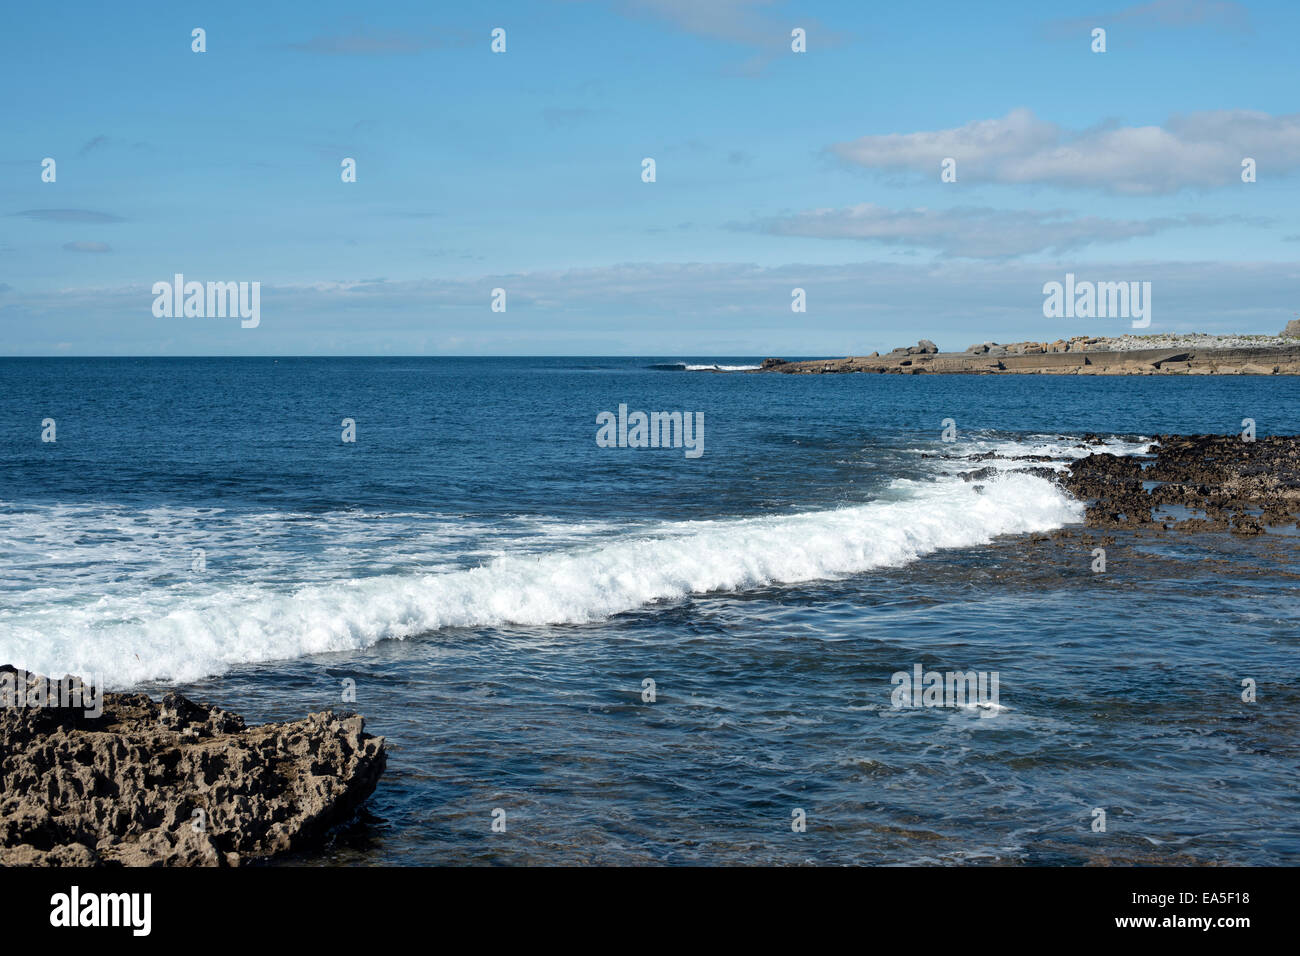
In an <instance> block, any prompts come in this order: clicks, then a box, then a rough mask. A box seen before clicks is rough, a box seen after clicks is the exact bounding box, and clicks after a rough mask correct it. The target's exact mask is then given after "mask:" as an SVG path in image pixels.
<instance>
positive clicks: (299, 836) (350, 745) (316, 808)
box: [0, 667, 386, 866]
mask: <svg viewBox="0 0 1300 956" xmlns="http://www.w3.org/2000/svg"><path fill="white" fill-rule="evenodd" d="M61 685H62V686H64V689H65V693H64V694H63V696H62V698H60V696H59V689H60V687H61ZM68 686H71V687H73V688H76V689H77V690H78V692H79V691H80V681H79V680H78V679H77V678H65V679H64V680H63V681H50V680H48V679H47V678H44V677H41V676H40V675H37V674H30V673H28V672H26V671H22V670H17V669H15V668H13V667H0V865H4V866H14V865H19V866H21V865H45V866H95V865H115V866H160V865H161V866H237V865H239V864H240V863H241V862H243V861H246V860H248V859H256V858H260V857H269V856H272V855H275V854H279V853H284V852H287V851H290V850H296V849H300V848H303V847H306V846H308V845H310V844H311V843H312V842H313V841H316V840H318V839H319V838H320V837H322V836H323V835H324V834H325V833H326V832H327V831H328V830H329V828H330V827H332V826H334V825H335V824H337V823H341V822H343V821H345V820H346V819H347V818H348V817H349V816H351V814H352V813H353V812H354V811H355V810H356V809H357V807H359V806H360V805H361V803H362V802H363V801H364V800H365V799H366V798H367V797H368V796H369V795H370V794H371V792H373V790H374V789H375V785H376V783H378V781H379V776H380V774H382V773H383V770H384V765H385V761H386V755H385V752H384V739H383V738H382V737H374V736H372V735H370V734H367V733H365V732H364V730H363V728H364V722H363V720H362V718H361V717H359V716H339V715H336V714H334V713H332V712H329V711H323V712H321V713H317V714H312V715H310V716H308V717H305V718H303V719H301V720H296V721H291V722H289V723H283V724H266V725H264V726H261V727H246V726H245V725H244V721H243V718H241V717H239V716H237V715H235V714H231V713H228V712H227V711H224V710H221V709H219V708H217V707H211V706H208V705H206V704H197V703H194V702H193V701H190V700H188V699H187V698H185V697H182V696H181V695H180V694H175V693H172V694H168V695H166V696H165V697H164V698H163V699H162V701H161V702H160V703H155V702H154V701H153V700H151V699H150V698H149V697H148V696H147V695H144V694H103V695H102V698H99V699H100V700H101V702H102V713H100V714H99V715H98V716H92V715H91V711H88V710H87V709H86V708H85V707H83V706H82V704H81V701H82V700H83V698H82V697H81V696H80V694H79V693H78V695H77V696H74V697H73V698H72V699H73V700H76V701H78V703H77V706H58V705H57V704H58V703H59V702H60V701H66V700H67V699H68V695H67V693H66V688H67V687H68ZM15 687H18V688H22V690H21V691H20V693H19V694H17V695H15V693H14V689H15ZM33 701H36V702H38V703H35V704H34V703H33ZM51 702H54V703H53V704H51Z"/></svg>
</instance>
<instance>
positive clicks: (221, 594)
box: [0, 473, 1083, 687]
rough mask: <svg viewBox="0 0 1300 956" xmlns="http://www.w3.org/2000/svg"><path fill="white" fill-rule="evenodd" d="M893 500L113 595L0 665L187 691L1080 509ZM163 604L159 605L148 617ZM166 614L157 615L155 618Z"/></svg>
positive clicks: (1018, 488)
mask: <svg viewBox="0 0 1300 956" xmlns="http://www.w3.org/2000/svg"><path fill="white" fill-rule="evenodd" d="M891 491H893V492H896V493H897V494H899V495H901V497H899V498H898V499H896V500H878V501H872V502H868V503H865V504H861V505H855V506H851V507H845V508H839V509H834V510H829V511H816V512H808V513H804V514H796V515H784V516H773V517H756V518H732V519H723V520H712V521H693V522H675V523H670V524H665V525H661V526H658V527H655V528H653V529H650V530H644V529H643V530H639V531H633V532H627V533H620V534H618V535H615V536H613V537H612V538H607V539H605V540H603V541H602V542H601V543H599V544H594V545H584V546H578V547H574V548H568V549H564V550H559V551H551V552H546V553H542V554H528V555H523V556H503V557H499V558H496V559H494V560H492V561H490V562H489V563H487V564H485V565H483V566H481V567H478V568H470V569H465V568H458V569H447V568H444V569H441V570H438V571H435V572H432V573H405V574H388V575H381V576H377V577H371V578H364V579H360V580H350V581H333V582H324V583H316V584H310V585H306V586H301V587H298V588H297V589H296V590H292V589H284V588H272V587H266V586H259V585H255V584H249V583H242V584H230V585H228V586H226V587H224V588H222V589H221V590H219V591H217V592H216V593H206V594H201V595H188V596H186V595H181V596H178V597H177V604H176V606H174V607H172V608H171V609H170V610H168V611H167V612H166V613H163V614H162V615H161V616H159V615H158V614H157V613H154V614H152V615H141V614H139V611H140V610H141V606H140V604H139V603H133V602H132V599H131V598H130V597H129V596H125V597H120V598H115V597H107V596H106V597H102V598H100V599H99V600H98V601H95V602H93V603H91V604H84V605H82V606H79V607H76V608H70V607H67V606H64V607H61V608H59V609H58V613H53V612H50V613H43V614H41V615H40V616H39V619H37V620H32V619H30V618H27V619H19V620H12V621H11V622H9V623H8V624H6V625H5V627H4V628H3V629H0V661H5V662H12V663H14V664H17V665H19V666H23V667H27V668H28V669H31V670H36V671H40V672H43V673H49V674H55V675H61V674H63V673H83V674H97V675H102V676H103V677H104V678H105V679H106V680H107V681H108V683H109V684H110V685H111V686H118V687H120V686H126V685H131V684H135V683H138V682H140V681H144V680H152V679H157V680H166V681H189V680H195V679H198V678H200V677H203V676H206V675H210V674H219V673H222V672H224V671H226V670H228V669H229V668H230V667H232V666H234V665H237V664H243V663H251V662H257V661H266V660H274V659H282V658H291V657H298V656H302V655H305V654H313V653H321V652H329V651H346V650H356V649H360V648H364V647H367V646H369V645H371V644H374V643H375V642H377V641H381V640H385V639H402V638H409V637H413V636H416V635H421V634H428V633H431V632H434V631H437V630H438V629H440V628H453V627H493V626H499V625H507V624H524V625H545V624H584V623H589V622H593V621H599V620H603V619H605V618H608V617H610V616H612V615H616V614H619V613H622V612H625V611H631V610H634V609H636V608H640V607H644V606H647V605H650V604H654V603H656V602H661V601H674V600H680V599H683V598H685V597H687V596H689V595H692V594H703V593H707V592H714V591H736V590H742V589H747V588H755V587H762V586H767V585H774V584H791V583H796V582H802V581H810V580H816V579H827V578H835V577H841V576H845V575H850V574H855V573H861V572H865V571H871V570H873V569H877V568H886V567H899V566H902V565H904V564H907V563H909V562H911V561H914V560H915V559H917V558H918V557H921V556H923V555H926V554H930V553H933V552H935V551H937V550H940V549H944V548H962V547H971V546H974V545H979V544H984V543H987V542H989V541H990V540H992V539H993V538H994V537H996V536H998V535H1003V534H1019V533H1028V532H1041V531H1046V530H1051V529H1053V528H1057V527H1060V526H1062V525H1064V524H1066V523H1069V522H1072V521H1077V520H1079V518H1080V517H1081V515H1082V510H1083V509H1082V505H1080V504H1079V503H1078V502H1076V501H1074V500H1073V499H1071V498H1069V497H1068V496H1067V495H1065V494H1064V493H1063V492H1062V491H1060V490H1059V489H1058V488H1057V487H1056V486H1055V485H1053V484H1052V483H1050V482H1048V481H1046V480H1044V479H1042V478H1039V477H1037V476H1033V475H1027V474H1014V473H1013V474H1007V475H1003V476H1002V477H1000V478H997V479H994V480H992V481H989V482H988V483H987V484H985V485H983V486H982V487H977V486H975V485H972V484H970V483H967V482H964V481H961V480H960V479H956V478H951V477H945V478H941V479H939V480H937V481H916V482H914V481H906V480H902V479H900V480H898V481H896V482H894V487H893V488H892V489H891ZM151 609H152V608H151ZM154 610H155V611H156V609H154Z"/></svg>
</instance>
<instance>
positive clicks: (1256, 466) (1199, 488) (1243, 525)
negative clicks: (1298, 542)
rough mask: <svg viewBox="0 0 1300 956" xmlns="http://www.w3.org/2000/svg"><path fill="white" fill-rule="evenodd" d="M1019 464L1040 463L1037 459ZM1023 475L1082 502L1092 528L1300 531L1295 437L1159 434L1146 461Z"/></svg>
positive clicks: (1098, 456) (1090, 462)
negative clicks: (1048, 480)
mask: <svg viewBox="0 0 1300 956" xmlns="http://www.w3.org/2000/svg"><path fill="white" fill-rule="evenodd" d="M1088 438H1089V439H1095V438H1096V436H1088ZM988 457H989V456H988V455H987V454H981V455H969V456H965V458H964V460H967V461H970V462H972V463H978V462H981V461H984V460H987V458H988ZM1022 460H1025V461H1039V460H1041V456H1026V457H1025V458H1023V459H1022ZM993 470H994V469H993V468H991V467H990V466H984V467H981V468H973V469H972V470H971V471H969V472H965V473H964V474H963V477H965V478H966V479H967V480H968V481H976V480H986V479H988V478H990V477H992V473H993ZM1020 470H1022V471H1024V470H1028V471H1029V472H1030V473H1033V474H1040V475H1042V476H1043V477H1046V478H1051V479H1053V480H1055V481H1058V482H1060V484H1061V485H1062V486H1063V487H1064V488H1065V489H1066V490H1067V491H1069V492H1070V493H1071V494H1072V495H1074V496H1075V497H1076V498H1079V499H1080V500H1082V501H1085V502H1087V505H1088V507H1087V513H1086V518H1085V520H1086V523H1087V524H1088V526H1089V527H1092V528H1109V529H1130V530H1131V529H1152V530H1165V531H1188V532H1207V531H1230V532H1232V533H1233V534H1238V535H1257V534H1264V533H1267V530H1268V529H1269V528H1280V527H1295V528H1300V436H1296V435H1277V436H1270V437H1260V438H1257V439H1256V440H1254V441H1246V440H1245V439H1243V438H1242V437H1241V436H1240V435H1161V436H1158V437H1157V438H1156V439H1155V440H1154V442H1153V443H1152V446H1151V450H1150V454H1148V455H1146V456H1131V455H1130V456H1121V455H1112V454H1109V453H1106V452H1101V453H1094V454H1090V455H1087V456H1085V457H1083V458H1079V459H1076V460H1075V461H1074V462H1072V463H1071V464H1070V465H1069V467H1068V470H1067V471H1066V472H1065V473H1063V474H1062V473H1059V472H1055V471H1052V470H1051V469H1046V468H1030V469H1023V468H1022V469H1020ZM1175 514H1178V515H1179V516H1175Z"/></svg>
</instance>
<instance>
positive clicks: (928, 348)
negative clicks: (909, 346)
mask: <svg viewBox="0 0 1300 956" xmlns="http://www.w3.org/2000/svg"><path fill="white" fill-rule="evenodd" d="M916 346H917V349H918V350H919V352H920V354H922V355H935V354H937V353H938V351H939V346H937V345H935V344H934V343H933V342H931V341H930V340H929V339H921V341H919V342H917V343H916ZM909 351H910V350H909Z"/></svg>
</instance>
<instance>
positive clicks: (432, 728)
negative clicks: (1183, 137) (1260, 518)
mask: <svg viewBox="0 0 1300 956" xmlns="http://www.w3.org/2000/svg"><path fill="white" fill-rule="evenodd" d="M758 361H760V359H756V358H753V357H717V356H702V357H685V358H683V357H680V356H663V357H650V358H636V359H632V358H590V357H584V358H491V359H487V358H485V359H441V358H357V359H339V358H279V359H272V358H263V359H244V358H204V359H81V358H68V359H0V448H3V452H4V455H3V464H2V465H0V569H3V574H2V575H0V663H12V664H15V665H19V666H23V667H27V668H29V669H32V670H36V671H41V672H44V673H52V674H56V675H58V674H62V673H66V672H73V673H80V674H83V675H86V676H90V677H95V678H100V679H102V680H103V681H105V682H107V684H108V685H109V686H110V687H111V688H114V689H125V688H130V689H135V690H144V691H147V692H149V693H151V694H155V695H157V694H161V693H165V692H166V691H167V690H171V689H179V690H181V691H182V692H183V693H185V694H187V695H190V696H192V697H195V698H197V699H200V700H204V701H208V702H211V703H215V704H217V705H219V706H221V707H224V708H226V709H229V710H232V711H235V712H237V713H240V714H242V715H244V716H245V717H246V718H247V719H248V720H249V721H250V722H263V721H267V720H288V719H296V718H298V717H301V716H302V715H303V714H304V713H306V712H309V711H316V710H322V709H325V708H329V707H338V708H340V709H347V710H356V711H358V712H360V713H362V714H364V715H365V718H366V723H367V730H368V731H370V732H372V733H375V734H380V735H382V736H384V737H385V738H386V739H387V742H388V748H389V763H388V770H387V772H386V773H385V775H384V777H383V778H382V779H381V781H380V784H379V787H378V789H377V790H376V792H375V794H374V795H373V797H372V798H371V799H370V801H369V803H368V805H367V809H366V811H365V812H364V813H363V814H362V816H361V817H360V818H359V819H358V820H357V821H356V822H355V823H353V824H352V825H350V826H348V827H347V828H345V829H344V830H343V831H341V832H340V833H338V834H337V835H336V837H335V839H334V840H333V842H332V843H331V845H330V846H329V847H328V848H327V850H326V851H325V852H323V853H317V854H312V855H310V856H307V857H304V858H302V859H299V860H296V861H295V862H304V863H348V864H379V863H393V864H467V863H475V864H487V863H497V864H575V863H600V864H643V863H665V864H745V863H748V864H801V863H818V864H931V863H945V864H947V863H1024V864H1078V863H1106V862H1120V863H1175V862H1198V863H1242V864H1269V863H1271V864H1293V865H1294V864H1296V863H1298V862H1300V832H1298V829H1300V797H1298V796H1297V793H1298V789H1297V786H1296V780H1297V771H1298V770H1300V718H1298V716H1297V715H1298V714H1300V683H1298V682H1297V676H1298V675H1300V636H1298V635H1297V627H1296V624H1297V617H1298V614H1297V612H1298V611H1300V549H1298V548H1297V543H1298V542H1300V538H1298V537H1297V536H1296V533H1295V530H1294V529H1290V530H1289V531H1288V529H1279V530H1274V531H1273V532H1271V533H1270V534H1269V535H1267V536H1265V537H1264V538H1254V539H1242V538H1235V537H1232V536H1230V535H1185V534H1177V535H1166V536H1163V537H1161V536H1153V535H1145V536H1137V535H1133V534H1129V533H1124V532H1111V533H1109V535H1110V539H1111V540H1109V541H1108V542H1107V544H1106V551H1107V564H1106V570H1105V571H1104V572H1100V573H1099V572H1096V571H1094V570H1093V565H1094V554H1093V548H1094V547H1095V542H1093V541H1090V540H1087V539H1085V538H1084V534H1083V532H1084V529H1082V527H1081V522H1082V515H1083V506H1082V504H1081V503H1080V502H1077V501H1074V500H1072V499H1071V498H1069V497H1068V496H1067V495H1066V494H1065V493H1064V492H1062V491H1061V490H1060V489H1059V488H1058V487H1057V486H1056V485H1054V484H1053V483H1052V482H1050V481H1048V480H1047V479H1046V478H1044V477H1042V476H1040V475H1037V474H1030V473H1027V472H1026V471H1025V469H1026V468H1028V467H1044V466H1045V465H1044V462H1042V461H1028V460H1025V456H1044V457H1045V458H1046V459H1048V463H1047V464H1046V466H1047V467H1055V468H1059V467H1061V464H1062V463H1063V462H1066V461H1069V460H1070V459H1071V458H1077V457H1080V456H1082V455H1085V454H1088V453H1089V452H1090V451H1101V450H1110V451H1114V452H1116V453H1119V454H1140V453H1142V452H1143V451H1145V450H1146V449H1147V447H1149V443H1150V441H1151V439H1152V438H1153V436H1156V435H1159V434H1162V433H1225V434H1226V433H1235V432H1238V431H1240V430H1241V427H1242V424H1241V423H1242V420H1243V419H1245V418H1251V419H1254V420H1255V422H1256V428H1257V430H1258V433H1259V434H1260V435H1268V434H1294V433H1296V432H1297V431H1300V380H1297V379H1294V378H1286V377H1253V376H1231V377H1217V376H1198V377H1104V378H1099V377H1090V378H1081V377H1071V376H1001V377H982V376H981V377H977V376H939V375H921V376H896V375H890V376H882V375H820V376H786V375H765V374H760V375H756V374H745V373H744V372H738V371H732V372H725V373H715V372H710V371H705V370H699V369H694V370H688V367H691V366H721V367H746V366H753V365H755V364H757V363H758ZM620 405H623V406H626V411H627V412H628V413H629V414H630V413H631V412H633V411H637V410H641V411H645V412H651V411H660V412H663V411H667V412H677V411H680V412H682V413H683V414H687V413H689V414H692V415H693V414H694V413H701V414H702V419H703V423H704V430H703V435H702V449H703V454H701V455H699V456H698V457H691V456H689V455H687V454H686V449H685V448H683V447H668V448H629V447H612V448H611V447H602V446H601V445H600V444H598V443H597V440H596V438H597V432H598V426H597V418H598V416H599V415H600V414H601V413H602V412H610V413H613V414H614V415H615V416H617V415H618V412H619V406H620ZM345 419H350V420H351V421H352V422H353V423H354V425H353V427H354V433H355V441H344V440H343V439H344V436H345V428H346V426H345V424H344V421H345ZM945 419H951V420H952V427H953V428H955V430H956V440H955V441H953V442H946V441H944V440H943V437H942V436H943V431H944V427H945ZM47 420H52V424H51V422H47ZM51 428H52V429H53V433H52V434H53V437H55V439H56V440H54V441H42V434H43V433H45V434H46V435H47V436H48V435H49V434H50V429H51ZM965 455H985V456H987V457H986V458H984V459H982V460H980V461H978V462H974V463H973V462H971V461H966V460H960V459H959V458H957V457H955V456H965ZM987 465H994V466H998V465H1001V466H1004V468H1005V471H1004V473H1003V474H1002V475H1001V476H999V477H990V478H985V479H980V480H978V481H965V480H963V479H962V477H961V472H962V471H969V470H972V469H975V468H980V467H984V466H987ZM1062 528H1065V529H1073V530H1074V531H1075V534H1073V535H1072V536H1071V537H1066V538H1063V539H1062V540H1060V541H1055V542H1054V541H1052V540H1050V539H1048V538H1047V537H1046V536H1047V534H1048V533H1049V532H1054V531H1056V530H1058V529H1062ZM1093 537H1098V535H1096V534H1095V533H1094V534H1093ZM918 665H919V666H920V667H921V668H922V670H923V671H939V672H949V671H953V672H968V671H976V672H982V673H986V674H991V673H996V674H997V675H998V677H999V698H998V701H997V706H996V707H978V706H964V707H963V706H936V707H925V706H922V707H895V706H894V703H895V697H894V691H895V688H896V683H895V681H894V680H893V675H895V674H897V673H899V672H904V673H912V672H913V670H914V668H916V667H917V666H918ZM1244 680H1250V681H1253V682H1255V685H1256V686H1257V699H1256V700H1254V701H1246V700H1243V699H1242V682H1243V681H1244ZM352 686H354V687H355V702H352V701H351V700H345V694H346V693H347V691H348V689H349V688H350V687H352ZM348 696H351V695H350V694H348ZM497 810H501V811H504V814H495V815H494V811H497ZM1099 810H1100V811H1104V815H1103V816H1099V815H1098V813H1097V811H1099ZM494 819H504V820H505V832H494V830H493V827H492V824H493V821H494ZM801 819H802V820H805V821H806V827H805V828H803V829H802V831H801V829H800V828H799V827H798V826H792V823H798V821H800V820H801ZM1100 819H1104V821H1105V828H1104V830H1103V829H1100V828H1098V821H1099V820H1100Z"/></svg>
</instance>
